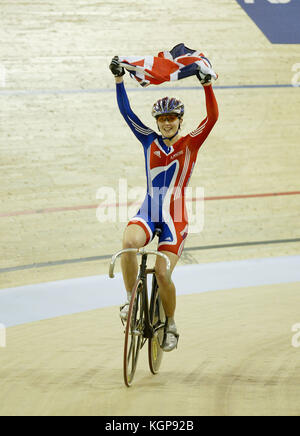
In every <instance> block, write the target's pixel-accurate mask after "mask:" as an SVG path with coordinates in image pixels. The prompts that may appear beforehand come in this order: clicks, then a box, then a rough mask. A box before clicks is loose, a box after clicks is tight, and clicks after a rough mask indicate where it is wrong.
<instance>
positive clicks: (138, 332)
mask: <svg viewBox="0 0 300 436" xmlns="http://www.w3.org/2000/svg"><path fill="white" fill-rule="evenodd" d="M143 286H144V285H143V281H142V280H140V279H138V280H137V281H136V284H135V286H134V288H133V291H132V297H131V302H130V305H129V311H128V318H127V322H126V328H125V343H124V356H123V374H124V382H125V385H126V386H127V387H130V386H131V385H132V382H133V378H134V375H135V371H136V367H137V362H138V357H139V352H140V349H141V346H142V342H143V324H144V306H143V292H142V290H143Z"/></svg>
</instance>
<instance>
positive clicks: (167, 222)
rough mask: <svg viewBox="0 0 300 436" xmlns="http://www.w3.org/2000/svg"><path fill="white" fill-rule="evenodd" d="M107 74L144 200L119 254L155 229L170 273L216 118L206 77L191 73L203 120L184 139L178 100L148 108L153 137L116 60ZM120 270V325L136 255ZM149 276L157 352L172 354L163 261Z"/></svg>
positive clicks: (171, 305) (173, 333)
mask: <svg viewBox="0 0 300 436" xmlns="http://www.w3.org/2000/svg"><path fill="white" fill-rule="evenodd" d="M110 70H111V72H112V73H113V75H114V76H115V80H116V92H117V102H118V106H119V109H120V112H121V114H122V115H123V117H124V119H125V121H126V123H127V124H128V126H129V127H130V129H131V130H132V132H133V133H134V135H135V136H136V138H137V139H138V140H139V141H140V142H141V143H142V145H143V149H144V155H145V166H146V177H147V194H146V198H145V201H144V202H143V204H142V206H141V208H140V210H139V212H138V213H137V215H136V216H135V217H133V218H132V219H131V220H130V222H129V223H128V225H127V227H126V229H125V232H124V236H123V249H126V248H141V247H144V246H146V245H147V244H148V243H149V242H151V240H152V239H153V234H154V231H155V229H157V228H158V229H160V230H161V234H160V237H159V244H158V250H159V251H161V252H162V253H164V254H166V255H167V256H168V257H169V259H170V262H171V272H173V270H174V268H175V266H176V264H177V262H178V260H179V258H180V256H181V254H182V251H183V247H184V243H185V240H186V237H187V235H188V220H187V214H186V207H185V188H186V187H187V185H188V183H189V180H190V177H191V174H192V171H193V169H194V165H195V163H196V159H197V154H198V151H199V149H200V147H201V145H202V144H203V142H204V141H205V139H206V138H207V136H208V135H209V133H210V131H211V130H212V128H213V126H214V124H215V123H216V121H217V119H218V115H219V112H218V105H217V102H216V98H215V95H214V92H213V89H212V85H211V77H210V76H205V77H204V76H203V75H202V74H201V72H200V71H198V72H197V77H198V79H199V80H200V82H201V83H202V85H203V86H204V91H205V98H206V108H207V116H206V118H205V119H204V120H203V121H202V122H201V124H200V125H199V127H198V128H197V129H196V130H194V131H193V132H191V133H189V134H188V135H187V136H181V135H180V129H181V125H182V122H183V115H184V105H183V103H182V102H181V101H179V100H177V99H176V98H169V97H165V98H163V99H161V100H158V101H157V102H156V103H155V104H154V106H153V108H152V115H153V117H154V118H155V119H156V123H157V127H158V130H159V131H160V133H161V134H157V133H156V132H155V131H153V130H152V129H150V128H148V127H147V126H145V125H144V124H143V123H142V122H141V121H140V119H139V118H138V117H137V116H136V115H135V114H134V112H133V111H132V109H131V106H130V103H129V100H128V96H127V93H126V90H125V86H124V81H123V76H124V74H125V70H124V68H122V67H121V66H120V64H119V61H118V57H117V56H115V57H114V58H113V59H112V61H111V64H110ZM121 266H122V273H123V279H124V284H125V288H126V291H127V300H128V301H127V302H126V303H125V304H124V305H123V306H122V307H121V309H120V316H121V319H123V320H126V319H127V315H128V309H129V303H130V299H131V290H132V288H133V286H134V284H135V281H136V278H137V274H138V262H137V258H136V255H135V254H132V253H126V254H123V255H122V259H121ZM155 271H156V276H157V281H158V286H159V292H160V296H161V299H162V303H163V307H164V311H165V314H166V319H167V321H166V326H167V328H166V333H167V334H166V339H165V341H164V344H163V349H164V351H172V350H174V349H175V348H176V347H177V343H178V337H179V335H178V332H177V327H176V323H175V319H174V315H175V309H176V288H175V285H174V283H173V282H172V281H171V282H169V281H168V280H167V277H166V265H165V261H164V260H163V259H161V258H160V257H158V258H157V260H156V265H155Z"/></svg>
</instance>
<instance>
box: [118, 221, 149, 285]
mask: <svg viewBox="0 0 300 436" xmlns="http://www.w3.org/2000/svg"><path fill="white" fill-rule="evenodd" d="M146 241H147V236H146V234H145V232H144V230H143V229H142V228H141V227H140V226H138V225H136V224H132V225H130V226H128V227H126V229H125V232H124V237H123V249H125V248H142V247H144V245H145V243H146ZM121 266H122V273H123V280H124V284H125V288H126V291H127V292H131V291H132V288H133V286H134V284H135V282H136V279H137V275H138V261H137V256H136V254H132V253H124V254H122V258H121Z"/></svg>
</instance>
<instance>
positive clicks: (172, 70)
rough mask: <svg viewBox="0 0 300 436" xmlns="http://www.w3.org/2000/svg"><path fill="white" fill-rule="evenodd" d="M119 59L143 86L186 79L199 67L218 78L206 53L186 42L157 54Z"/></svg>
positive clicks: (120, 57)
mask: <svg viewBox="0 0 300 436" xmlns="http://www.w3.org/2000/svg"><path fill="white" fill-rule="evenodd" d="M119 61H120V65H121V66H122V67H124V68H125V69H126V70H127V71H128V72H129V73H130V75H131V77H132V78H133V79H135V80H137V81H138V82H139V83H140V85H141V86H143V87H146V86H149V85H160V84H161V83H164V82H170V81H173V80H181V79H185V78H186V77H190V76H193V75H195V74H196V73H197V71H198V70H199V68H200V71H201V73H203V74H204V75H207V74H210V75H211V76H212V78H213V79H214V80H217V78H218V75H217V74H216V73H215V72H214V70H213V69H212V66H211V63H210V62H209V60H208V59H207V58H206V57H205V56H204V54H203V53H201V52H200V51H197V50H192V49H190V48H187V47H186V46H185V45H184V44H178V45H176V46H175V47H174V48H173V49H172V50H171V51H162V52H160V53H158V55H157V56H143V57H141V56H128V57H122V56H119Z"/></svg>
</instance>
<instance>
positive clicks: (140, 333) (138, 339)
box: [109, 229, 171, 387]
mask: <svg viewBox="0 0 300 436" xmlns="http://www.w3.org/2000/svg"><path fill="white" fill-rule="evenodd" d="M160 232H161V231H160V230H159V229H157V230H156V231H155V233H154V234H155V236H159V234H160ZM129 252H132V253H136V254H137V255H141V256H142V261H141V265H140V268H139V274H138V278H137V280H136V283H135V285H134V287H133V290H132V296H131V301H130V305H129V312H128V318H127V322H126V325H125V342H124V356H123V375H124V382H125V385H126V386H127V387H130V386H131V385H132V382H133V379H134V375H135V372H136V368H137V362H138V357H139V353H140V350H141V349H142V348H143V346H144V345H145V344H146V342H147V341H148V360H149V367H150V371H151V372H152V374H157V373H158V372H159V368H160V365H161V361H162V357H163V350H162V346H163V343H164V340H165V338H166V328H167V326H166V315H165V312H164V309H163V305H162V302H161V298H160V295H159V290H158V284H157V279H156V275H155V269H154V268H153V269H148V268H147V260H148V256H149V255H155V256H160V257H162V258H164V259H165V261H166V265H167V275H168V276H169V279H170V280H171V273H170V260H169V258H168V257H167V256H166V255H165V254H163V253H160V252H158V251H147V250H146V249H145V248H141V249H135V248H128V249H125V250H122V251H120V252H118V253H117V254H115V255H114V256H113V257H112V260H111V263H110V269H109V277H110V278H114V267H115V262H116V260H117V258H118V257H119V256H121V255H122V254H123V253H129ZM151 274H152V291H151V297H150V305H149V297H148V285H147V276H148V275H151Z"/></svg>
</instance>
